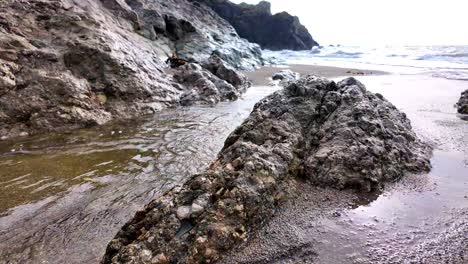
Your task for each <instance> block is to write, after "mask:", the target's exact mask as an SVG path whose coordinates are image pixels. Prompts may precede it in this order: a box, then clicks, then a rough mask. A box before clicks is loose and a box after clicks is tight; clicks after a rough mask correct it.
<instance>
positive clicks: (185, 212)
mask: <svg viewBox="0 0 468 264" xmlns="http://www.w3.org/2000/svg"><path fill="white" fill-rule="evenodd" d="M191 214H192V208H191V207H190V206H181V207H179V208H177V218H179V220H184V219H188V218H190V215H191Z"/></svg>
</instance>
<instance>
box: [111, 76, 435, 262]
mask: <svg viewBox="0 0 468 264" xmlns="http://www.w3.org/2000/svg"><path fill="white" fill-rule="evenodd" d="M431 152H432V149H431V147H429V146H428V145H426V144H425V143H423V142H421V141H420V140H419V139H417V137H416V135H415V133H414V132H413V131H412V130H411V124H410V121H409V120H408V119H407V118H406V115H405V114H404V113H402V112H400V111H399V110H398V109H397V108H396V107H395V106H393V105H392V104H391V103H389V102H388V101H386V100H385V99H383V97H378V96H376V95H374V94H372V93H370V92H368V91H367V90H366V88H365V87H364V86H363V85H362V84H361V83H360V82H358V81H357V80H355V79H353V78H349V79H345V80H343V81H341V82H339V83H335V82H332V81H329V80H326V79H322V78H318V77H314V76H306V77H304V78H302V79H301V80H299V81H296V82H294V83H292V84H290V85H289V86H288V87H287V88H285V89H283V90H281V91H279V92H276V93H274V94H272V95H270V96H268V97H266V98H265V99H263V100H262V101H260V102H259V103H258V104H257V105H256V106H255V108H254V110H253V111H252V113H251V115H250V117H249V118H248V119H247V120H245V122H244V123H243V124H242V125H241V126H240V127H238V128H237V129H236V130H235V131H234V132H233V133H232V134H231V135H230V136H229V137H228V139H227V140H226V142H225V145H224V147H223V149H222V150H221V152H220V153H219V155H218V159H217V160H216V161H214V162H213V164H212V165H211V166H210V168H209V169H208V170H207V171H206V172H204V173H201V174H198V175H194V176H193V177H192V178H191V179H190V180H189V181H188V182H187V183H185V184H184V185H183V186H182V187H181V188H177V189H173V190H172V191H170V192H168V193H166V194H165V195H163V196H162V197H160V198H158V199H156V200H154V201H152V202H151V203H150V204H148V205H147V206H146V208H145V210H144V211H143V212H141V213H139V214H138V216H137V217H135V218H134V219H133V220H132V221H130V222H129V223H127V224H126V225H125V226H124V227H123V228H122V229H121V231H120V232H119V233H118V234H117V236H116V237H115V239H114V240H112V242H111V244H109V246H108V248H107V251H106V254H105V256H104V258H103V260H102V263H128V262H131V263H144V261H145V258H146V255H147V253H145V252H146V251H143V250H150V251H151V252H152V255H153V256H158V255H161V254H162V255H164V256H165V257H167V261H168V262H170V263H211V262H214V261H216V260H218V259H219V258H220V256H221V255H222V254H224V253H225V252H226V251H228V250H230V249H232V248H233V247H234V246H236V245H237V244H239V243H241V242H243V241H245V240H246V239H247V238H248V237H249V236H250V235H252V233H253V232H254V231H255V230H257V229H258V228H260V227H261V226H262V225H263V224H264V223H265V222H266V221H268V219H269V218H270V217H271V216H272V215H273V213H274V212H275V209H276V208H277V206H278V204H281V203H282V202H283V201H285V200H286V199H288V197H291V196H292V195H293V194H294V193H296V192H298V190H297V189H296V186H297V183H295V181H297V180H299V179H300V180H301V181H302V182H303V181H304V179H307V180H308V182H310V183H311V184H316V185H321V186H328V187H334V188H338V189H346V188H354V189H357V190H361V191H364V192H366V191H370V190H372V189H375V188H378V187H380V186H381V185H383V184H384V183H385V182H389V181H394V180H397V179H399V178H401V177H403V176H404V175H405V174H406V173H420V172H427V171H428V170H429V169H430V162H429V159H430V156H431ZM233 164H235V166H234V165H233ZM201 200H202V201H204V202H203V206H202V205H201V204H200V201H201ZM194 204H198V205H200V207H203V208H204V209H203V213H197V214H191V215H190V219H189V220H187V215H188V213H187V212H188V211H192V212H193V211H194V209H195V210H196V211H198V210H199V208H198V207H197V206H194ZM181 208H182V209H181ZM189 208H190V209H189ZM181 219H182V220H181ZM150 237H151V238H152V239H151V241H150V240H147V239H145V238H150ZM135 248H138V250H132V249H135Z"/></svg>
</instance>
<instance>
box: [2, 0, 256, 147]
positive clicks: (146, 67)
mask: <svg viewBox="0 0 468 264" xmlns="http://www.w3.org/2000/svg"><path fill="white" fill-rule="evenodd" d="M173 52H176V53H177V54H178V56H179V57H181V58H182V59H185V60H187V61H189V62H190V64H189V65H186V66H185V67H184V68H183V69H180V70H176V71H167V69H166V68H167V65H166V64H165V60H166V58H167V57H168V56H169V55H170V54H172V53H173ZM262 63H263V59H262V57H261V50H260V47H259V46H258V45H256V44H251V43H249V42H248V41H246V40H244V39H241V38H240V37H239V36H238V35H237V33H236V31H235V30H234V28H232V26H231V25H230V24H229V23H228V22H226V21H225V20H224V19H222V18H221V17H219V16H218V15H217V14H216V13H215V12H214V11H212V10H211V9H210V8H208V7H206V6H205V5H202V4H200V3H197V2H193V1H188V0H168V1H147V0H127V1H122V0H101V1H90V0H85V1H76V0H24V1H13V0H6V1H2V2H1V3H0V138H2V139H6V138H9V137H15V136H19V135H20V136H27V135H31V134H36V133H44V132H51V131H67V130H70V129H75V128H82V127H88V126H93V125H99V124H103V123H105V122H107V121H109V120H111V119H114V118H130V117H134V116H137V115H143V114H147V113H154V112H157V111H158V110H160V109H162V108H165V107H173V106H177V105H187V104H193V103H206V104H212V103H216V102H219V101H223V100H233V99H236V98H237V97H238V96H239V94H240V93H241V92H242V91H243V90H245V88H246V87H248V85H249V84H248V83H247V82H246V80H245V78H244V77H243V76H242V75H241V74H239V73H236V72H235V71H234V70H236V69H243V70H249V69H250V70H251V69H253V68H254V67H256V66H258V65H261V64H262Z"/></svg>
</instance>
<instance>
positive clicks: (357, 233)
mask: <svg viewBox="0 0 468 264" xmlns="http://www.w3.org/2000/svg"><path fill="white" fill-rule="evenodd" d="M312 70H315V66H314V67H312V68H311V71H312ZM357 78H358V79H359V80H361V81H362V82H363V83H364V84H365V85H366V86H367V88H368V89H369V90H371V91H373V92H379V93H381V94H382V95H383V96H384V97H386V98H387V99H388V100H389V101H391V102H392V103H394V104H395V105H396V106H397V107H398V108H400V109H401V110H402V111H403V112H405V113H406V114H407V115H408V117H409V119H410V120H411V121H412V125H413V129H414V130H415V131H416V132H417V134H418V135H419V136H420V137H421V138H422V139H423V140H426V141H428V142H430V143H431V144H432V145H433V146H434V148H435V151H434V156H433V158H432V160H431V162H432V166H433V169H432V171H431V172H430V173H428V174H426V175H407V176H406V177H404V178H403V179H402V180H401V181H399V182H396V183H391V184H388V185H387V186H386V187H385V188H384V190H382V192H379V193H375V194H373V195H374V196H373V197H372V195H371V196H369V197H367V196H364V197H363V194H360V193H352V192H349V191H346V192H342V191H337V190H332V189H324V188H318V187H313V186H310V185H308V184H307V183H298V185H299V186H300V190H301V191H299V192H298V195H297V197H295V198H294V199H292V200H290V201H289V202H288V203H286V204H285V205H283V206H282V207H281V208H279V209H278V212H277V214H276V215H275V217H273V219H271V220H270V221H269V223H268V225H267V226H265V227H264V228H263V229H262V230H260V231H259V232H257V233H256V234H255V235H254V236H253V237H252V238H251V239H250V240H249V241H248V242H247V243H245V244H243V245H241V246H240V247H239V248H237V249H235V250H233V251H232V253H231V254H230V255H228V256H226V257H225V259H223V260H222V261H221V262H222V263H255V264H257V263H327V264H328V263H330V264H336V263H343V264H344V263H382V264H383V263H428V264H429V263H430V264H433V263H434V264H438V263H454V264H462V263H468V250H467V249H468V138H467V137H466V135H468V122H466V121H464V120H462V117H463V116H460V115H458V114H456V110H455V108H454V106H453V105H454V103H455V102H456V101H457V99H458V97H459V95H460V92H461V91H462V90H463V89H464V88H465V87H466V85H468V83H467V82H464V81H452V80H445V79H438V78H432V77H428V76H418V75H382V76H363V77H357ZM366 199H369V200H368V201H367V202H366Z"/></svg>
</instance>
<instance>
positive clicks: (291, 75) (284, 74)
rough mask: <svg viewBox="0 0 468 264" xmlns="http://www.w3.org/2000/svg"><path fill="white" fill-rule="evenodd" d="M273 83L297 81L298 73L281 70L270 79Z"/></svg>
mask: <svg viewBox="0 0 468 264" xmlns="http://www.w3.org/2000/svg"><path fill="white" fill-rule="evenodd" d="M271 78H272V79H273V80H274V81H277V80H279V81H283V80H285V81H297V80H298V79H299V73H297V72H293V71H291V70H281V71H279V72H277V73H275V74H273V76H272V77H271Z"/></svg>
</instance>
